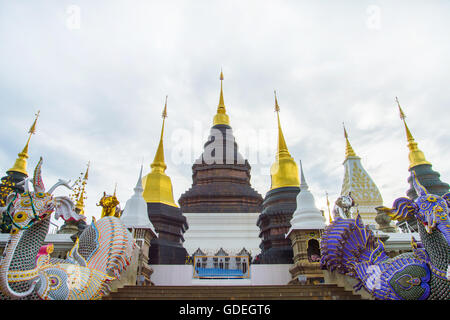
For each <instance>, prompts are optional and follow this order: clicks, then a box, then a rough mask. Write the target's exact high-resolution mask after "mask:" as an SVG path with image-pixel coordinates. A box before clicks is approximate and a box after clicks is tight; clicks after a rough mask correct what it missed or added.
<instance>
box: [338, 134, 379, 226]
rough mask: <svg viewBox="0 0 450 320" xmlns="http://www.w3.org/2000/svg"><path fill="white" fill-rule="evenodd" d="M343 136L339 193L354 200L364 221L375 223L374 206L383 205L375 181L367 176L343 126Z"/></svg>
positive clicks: (375, 213) (370, 223) (369, 223)
mask: <svg viewBox="0 0 450 320" xmlns="http://www.w3.org/2000/svg"><path fill="white" fill-rule="evenodd" d="M344 137H345V143H346V146H345V160H344V163H343V165H344V170H345V173H344V181H343V182H342V188H341V195H348V194H349V193H350V192H351V197H352V198H353V199H354V200H355V202H356V204H357V208H358V211H359V214H360V215H361V217H362V219H363V221H364V223H366V224H368V225H373V226H375V225H376V222H375V217H376V215H377V210H376V209H375V208H376V207H379V206H382V205H383V199H382V197H381V193H380V191H379V190H378V187H377V186H376V184H375V182H374V181H373V180H372V178H371V177H370V176H369V174H368V173H367V171H366V170H365V169H364V167H363V166H362V164H361V158H360V157H358V156H357V155H356V153H355V151H354V150H353V148H352V146H351V144H350V141H349V138H348V134H347V130H346V129H345V127H344Z"/></svg>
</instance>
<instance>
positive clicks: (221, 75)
mask: <svg viewBox="0 0 450 320" xmlns="http://www.w3.org/2000/svg"><path fill="white" fill-rule="evenodd" d="M222 80H223V71H222V68H220V81H222Z"/></svg>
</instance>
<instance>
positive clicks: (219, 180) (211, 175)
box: [178, 72, 262, 213]
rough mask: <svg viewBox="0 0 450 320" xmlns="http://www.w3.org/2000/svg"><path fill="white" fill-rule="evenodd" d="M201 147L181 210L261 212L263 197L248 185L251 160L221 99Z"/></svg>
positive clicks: (188, 211) (180, 200) (221, 76)
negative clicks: (243, 151)
mask: <svg viewBox="0 0 450 320" xmlns="http://www.w3.org/2000/svg"><path fill="white" fill-rule="evenodd" d="M220 80H221V84H220V99H219V105H218V107H217V114H216V115H215V117H214V122H213V127H212V128H211V133H210V136H209V138H208V141H207V142H206V143H205V145H204V151H203V153H202V155H201V156H200V158H199V159H197V160H196V161H195V163H194V165H193V166H192V187H191V188H190V189H189V190H187V191H186V192H185V193H183V194H182V195H181V197H180V199H179V200H178V202H179V204H180V208H181V211H182V212H183V213H185V212H186V213H208V212H220V213H226V212H261V203H262V197H261V195H260V194H259V193H258V192H256V191H255V190H254V189H253V188H252V187H251V185H250V169H251V168H250V164H249V163H248V161H247V160H246V159H244V158H243V157H242V155H241V154H240V153H239V151H238V146H237V143H236V142H235V138H234V136H233V130H232V129H231V127H230V122H229V118H228V115H227V114H226V109H225V103H224V99H223V89H222V80H223V74H222V72H221V74H220Z"/></svg>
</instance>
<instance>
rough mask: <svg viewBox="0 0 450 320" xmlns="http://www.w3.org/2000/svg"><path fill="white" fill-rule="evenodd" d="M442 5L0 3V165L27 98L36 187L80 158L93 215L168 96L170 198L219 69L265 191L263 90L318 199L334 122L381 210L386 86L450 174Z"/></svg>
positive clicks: (338, 148) (196, 147)
mask: <svg viewBox="0 0 450 320" xmlns="http://www.w3.org/2000/svg"><path fill="white" fill-rule="evenodd" d="M449 9H450V3H449V2H448V1H432V2H431V1H428V2H425V1H377V0H372V1H339V3H337V1H308V2H306V1H298V0H295V1H281V0H280V1H264V0H258V1H251V0H248V1H233V0H228V1H211V0H195V1H137V0H134V1H111V0H108V1H76V0H72V1H62V0H59V1H56V0H55V1H44V0H42V1H20V2H18V1H5V0H3V1H0V70H1V71H0V108H1V109H0V110H1V126H0V168H3V169H1V170H2V171H3V172H5V171H6V170H7V169H9V168H10V167H11V166H12V165H13V163H14V161H15V159H16V158H17V153H18V152H20V151H21V150H22V148H23V146H24V144H25V142H26V139H27V130H28V129H29V127H30V125H31V123H32V121H33V119H34V114H35V113H36V112H37V110H40V111H41V116H40V118H39V121H38V125H37V132H36V134H35V135H34V136H33V137H32V140H31V144H30V149H29V153H30V159H29V163H28V171H29V172H32V170H33V168H34V166H35V165H36V163H37V161H38V160H39V157H40V156H42V157H43V158H44V166H43V174H44V182H45V183H46V185H47V186H50V185H52V184H53V183H54V182H55V181H56V180H57V179H58V178H64V179H72V181H74V180H75V179H76V178H77V177H78V176H79V175H80V173H81V172H82V171H84V170H85V168H86V164H87V162H88V161H91V169H90V176H89V182H88V186H87V192H88V194H87V195H88V199H87V208H86V211H87V216H88V217H90V216H96V217H99V215H100V211H101V210H100V208H99V207H97V206H96V203H97V202H98V200H99V199H100V197H101V195H102V193H103V191H106V192H108V193H112V192H113V190H114V185H115V183H116V182H117V184H118V188H117V194H118V198H119V200H120V201H121V203H122V207H123V206H124V204H125V201H126V200H127V199H128V198H129V197H130V196H131V195H132V193H133V187H134V186H135V184H136V180H137V177H138V173H139V168H140V165H141V163H143V164H144V174H146V173H148V172H149V170H150V163H151V162H152V160H153V157H154V154H155V151H156V148H157V143H158V141H159V134H160V130H161V111H162V108H163V105H164V99H165V96H166V95H169V101H168V114H169V117H168V118H167V121H166V134H165V154H166V162H167V166H168V168H167V171H166V173H167V174H168V175H169V176H170V177H171V179H172V183H173V188H174V197H175V199H176V200H177V199H178V198H179V197H180V195H181V194H182V193H183V192H184V191H185V190H187V189H188V188H189V187H190V185H191V183H192V179H191V175H192V171H191V166H192V163H193V162H194V160H195V159H196V158H197V157H198V156H199V155H200V153H201V151H202V146H203V143H204V142H205V141H206V138H207V136H208V133H209V129H210V127H211V126H212V119H213V116H214V114H215V112H216V108H217V104H218V100H219V88H220V81H219V73H220V69H221V68H222V69H223V73H224V76H225V80H224V94H225V104H226V106H227V112H228V114H229V116H230V122H231V126H232V127H233V130H234V134H235V137H236V140H237V143H238V145H239V148H240V150H241V153H242V154H243V155H244V156H245V157H246V158H248V159H249V162H250V164H251V166H252V180H251V181H252V185H253V187H254V188H255V189H256V190H257V191H259V192H260V193H261V194H262V195H263V196H264V195H265V194H266V192H267V191H268V189H269V187H270V176H269V167H270V165H271V164H272V162H273V160H274V157H275V149H276V141H277V140H276V139H277V137H276V132H277V131H276V117H275V113H274V112H273V105H274V99H273V90H274V89H276V90H277V93H278V101H279V105H280V107H281V113H280V117H281V122H282V126H283V130H284V134H285V138H286V142H287V144H288V147H289V150H290V152H291V154H292V156H293V157H294V158H295V159H296V160H297V161H298V160H300V159H301V160H302V162H303V166H304V170H305V174H306V178H307V181H308V183H309V185H310V188H311V190H312V192H313V194H315V196H316V202H317V205H318V207H319V208H322V209H325V208H326V200H325V192H326V191H328V193H329V194H330V201H332V202H334V200H335V199H336V197H337V195H338V194H339V192H340V189H341V184H342V179H343V174H344V168H343V166H342V162H343V160H344V150H345V140H344V137H343V130H342V122H343V121H344V122H345V124H346V127H347V130H348V133H349V136H350V141H351V143H352V146H353V148H354V149H355V151H356V153H357V154H358V155H359V156H360V157H361V158H362V164H363V166H364V167H365V169H366V170H367V171H368V172H369V174H370V175H371V177H372V178H373V180H374V181H375V183H376V184H377V185H378V187H379V189H380V191H381V194H382V196H383V199H384V202H385V205H388V206H389V205H391V204H392V201H393V200H394V199H395V198H396V197H398V196H404V195H405V191H406V190H407V189H408V184H407V182H406V179H407V177H408V174H409V172H408V149H407V147H406V138H405V132H404V128H403V125H402V123H401V121H400V119H399V113H398V110H397V107H396V104H395V100H394V98H395V96H398V97H399V99H400V102H401V104H402V107H403V109H404V111H405V113H406V115H407V117H408V118H407V122H408V125H409V127H410V129H411V131H412V133H413V135H414V137H415V138H416V140H417V142H418V143H419V148H421V150H423V151H424V153H425V155H426V158H427V160H428V161H430V162H431V163H432V164H433V169H434V170H436V171H438V172H440V173H441V178H442V180H443V181H446V182H450V166H449V165H448V159H449V157H450V148H449V140H450V139H449V138H450V132H449V129H448V123H449V122H448V120H449V115H450V111H449V108H448V106H449V104H450V90H448V84H449V83H450V74H449V72H448V71H449V70H450V41H449V40H448V30H449V29H450V10H449ZM3 175H4V174H3ZM58 192H59V193H60V194H64V193H65V194H67V191H65V190H60V191H58ZM89 221H90V218H89Z"/></svg>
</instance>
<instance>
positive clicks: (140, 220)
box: [121, 166, 156, 235]
mask: <svg viewBox="0 0 450 320" xmlns="http://www.w3.org/2000/svg"><path fill="white" fill-rule="evenodd" d="M143 191H144V189H143V188H142V166H141V172H140V173H139V179H138V181H137V183H136V187H135V188H134V194H133V195H132V196H131V198H130V199H128V201H127V202H126V203H125V208H124V209H123V213H122V216H121V220H122V222H123V224H124V225H125V226H126V227H127V228H133V229H150V230H151V231H152V232H153V233H154V234H155V235H156V232H155V228H154V227H153V224H152V223H151V221H150V219H149V218H148V213H147V203H146V202H145V200H144V198H143V197H142V192H143Z"/></svg>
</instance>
